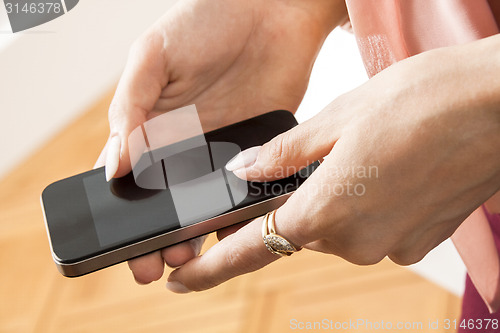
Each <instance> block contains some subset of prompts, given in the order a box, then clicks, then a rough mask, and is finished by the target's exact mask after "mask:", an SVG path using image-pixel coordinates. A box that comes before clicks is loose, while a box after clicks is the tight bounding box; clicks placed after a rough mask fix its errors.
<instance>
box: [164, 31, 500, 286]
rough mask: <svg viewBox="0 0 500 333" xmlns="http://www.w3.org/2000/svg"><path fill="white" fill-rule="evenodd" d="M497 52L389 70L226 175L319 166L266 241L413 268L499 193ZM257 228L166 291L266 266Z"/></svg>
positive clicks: (491, 47)
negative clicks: (281, 238)
mask: <svg viewBox="0 0 500 333" xmlns="http://www.w3.org/2000/svg"><path fill="white" fill-rule="evenodd" d="M499 45H500V37H499V36H496V37H491V38H488V39H485V40H481V41H478V42H475V43H472V44H469V45H465V46H458V47H453V48H447V49H439V50H434V51H430V52H428V53H425V54H421V55H419V56H415V57H413V58H410V59H407V60H405V61H402V62H400V63H397V64H395V65H393V66H391V67H390V68H388V69H387V70H385V71H383V72H381V73H379V74H378V75H376V76H375V77H374V78H372V79H371V80H369V81H368V82H367V83H366V84H364V85H363V86H361V87H359V88H357V89H355V90H353V91H351V92H349V93H347V94H345V95H343V96H341V97H339V98H338V99H336V100H335V101H333V102H332V103H331V104H330V105H329V106H328V107H327V108H326V109H325V110H323V111H322V112H321V113H320V114H318V115H317V116H316V117H314V118H312V119H311V120H309V121H307V122H305V123H303V124H301V125H299V126H297V127H295V128H294V129H292V130H290V131H288V132H286V133H284V134H282V135H280V136H278V137H276V138H275V139H273V140H272V141H270V142H269V143H267V144H265V145H264V146H262V147H261V149H260V150H259V149H256V148H254V149H251V150H247V151H245V152H242V153H241V154H242V155H241V158H240V159H238V158H237V159H236V160H237V161H238V160H239V161H241V163H240V166H241V165H242V164H243V165H245V166H244V167H242V168H239V169H236V170H235V166H234V165H233V164H230V165H229V166H228V169H231V170H233V171H234V172H235V173H236V175H238V176H239V177H242V178H247V179H252V180H272V179H276V178H279V177H282V176H283V174H284V173H285V174H286V173H287V172H288V173H289V172H290V170H298V169H300V168H302V167H304V166H306V165H308V164H309V163H311V162H313V161H315V160H320V159H322V158H323V157H324V156H326V157H325V159H324V161H323V163H322V164H321V165H320V166H319V168H318V169H317V170H316V171H315V172H314V173H313V174H312V175H311V176H310V177H309V179H308V180H307V181H306V182H305V183H304V184H303V185H302V186H301V187H300V188H299V189H298V190H297V191H296V192H295V193H294V194H293V195H292V196H291V197H290V198H289V199H288V201H287V202H286V203H285V204H284V205H283V206H282V207H281V208H279V209H278V210H277V213H276V229H277V233H278V234H280V235H282V236H284V237H285V238H287V239H288V240H289V241H290V242H292V243H293V244H295V245H298V246H303V247H305V248H307V249H310V250H314V251H321V252H326V253H331V254H335V255H337V256H340V257H343V258H345V259H346V260H348V261H350V262H353V263H356V264H362V265H365V264H374V263H377V262H378V261H380V260H381V259H383V258H384V257H386V256H389V257H390V258H391V259H392V260H393V261H394V262H396V263H398V264H403V265H406V264H412V263H415V262H417V261H419V260H420V259H422V258H423V257H424V256H425V254H427V253H428V252H429V251H430V250H431V249H432V248H434V247H435V246H436V245H438V244H439V243H441V242H442V241H443V240H445V239H446V238H448V237H449V236H450V235H451V234H452V233H453V232H454V230H455V229H456V228H457V227H458V226H459V225H460V224H461V222H462V221H463V220H464V219H465V218H466V217H467V216H468V215H469V214H470V213H471V212H472V211H473V210H474V209H476V208H477V207H478V206H479V205H481V204H482V203H483V202H485V201H486V200H487V199H488V198H489V197H491V196H492V195H493V194H494V193H495V192H497V191H498V190H499V188H500V155H499V154H498V153H499V151H500V112H499V109H500V75H498V73H500V63H499V62H498V61H497V59H499V57H500V54H499V53H500V51H499V50H500V47H499ZM235 164H238V163H235ZM261 223H262V219H261V218H258V219H256V220H254V221H253V222H251V223H249V224H247V225H246V226H245V227H243V228H241V229H239V230H238V231H236V232H235V233H233V234H231V235H228V236H227V237H226V238H224V239H223V240H221V241H220V242H219V243H218V244H216V245H215V246H213V247H212V248H210V249H209V250H208V251H207V252H206V253H205V254H203V255H202V256H200V257H196V258H194V259H192V260H190V261H188V262H187V263H185V264H184V265H183V266H182V267H180V268H178V269H177V270H175V271H174V272H172V273H171V275H170V276H169V284H167V286H168V287H169V289H171V290H173V291H177V292H187V291H189V290H196V291H199V290H204V289H208V288H211V287H214V286H216V285H218V284H220V283H222V282H224V281H226V280H228V279H230V278H232V277H235V276H237V275H241V274H244V273H247V272H250V271H253V270H256V269H259V268H261V267H263V266H265V265H266V264H268V263H270V262H272V261H273V260H276V259H277V258H278V257H277V256H276V255H273V254H271V253H270V252H268V250H267V249H266V247H265V246H264V244H263V241H262V237H261Z"/></svg>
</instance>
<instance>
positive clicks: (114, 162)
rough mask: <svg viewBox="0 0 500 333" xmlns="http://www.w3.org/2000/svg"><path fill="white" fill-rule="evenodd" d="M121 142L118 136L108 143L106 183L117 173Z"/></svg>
mask: <svg viewBox="0 0 500 333" xmlns="http://www.w3.org/2000/svg"><path fill="white" fill-rule="evenodd" d="M120 146H121V141H120V137H119V136H114V137H112V138H111V141H110V142H109V146H108V151H107V153H106V168H105V169H106V181H107V182H109V181H110V180H111V178H113V176H114V175H115V174H116V171H118V165H119V164H120V148H121V147H120Z"/></svg>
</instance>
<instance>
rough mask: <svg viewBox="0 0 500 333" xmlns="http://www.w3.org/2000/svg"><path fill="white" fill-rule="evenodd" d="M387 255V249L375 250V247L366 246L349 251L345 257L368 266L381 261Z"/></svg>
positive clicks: (357, 263)
mask: <svg viewBox="0 0 500 333" xmlns="http://www.w3.org/2000/svg"><path fill="white" fill-rule="evenodd" d="M386 255H387V254H386V252H385V251H380V250H373V247H372V248H369V247H364V248H361V249H356V250H351V251H347V253H346V254H345V256H343V257H344V259H346V260H347V261H349V262H351V263H353V264H356V265H360V266H368V265H375V264H377V263H379V262H380V261H382V259H384V258H385V257H386Z"/></svg>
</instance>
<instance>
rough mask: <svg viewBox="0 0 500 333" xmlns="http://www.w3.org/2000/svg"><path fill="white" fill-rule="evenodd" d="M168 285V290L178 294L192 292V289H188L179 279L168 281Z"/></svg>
mask: <svg viewBox="0 0 500 333" xmlns="http://www.w3.org/2000/svg"><path fill="white" fill-rule="evenodd" d="M166 287H167V289H168V290H170V291H171V292H173V293H176V294H187V293H190V292H192V290H190V289H188V288H187V287H186V286H185V285H183V284H182V283H180V282H179V281H168V282H167V285H166Z"/></svg>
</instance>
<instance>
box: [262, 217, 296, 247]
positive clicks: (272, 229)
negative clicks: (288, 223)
mask: <svg viewBox="0 0 500 333" xmlns="http://www.w3.org/2000/svg"><path fill="white" fill-rule="evenodd" d="M275 215H276V210H273V211H272V212H269V213H267V214H266V215H264V220H263V221H262V239H263V240H264V244H265V245H266V247H267V249H268V250H269V251H270V252H271V253H274V254H277V255H279V256H282V257H284V256H290V255H292V253H294V252H297V251H300V250H301V248H300V247H296V246H294V245H293V244H292V243H290V242H289V241H288V240H287V239H286V238H285V237H283V236H280V235H278V234H277V233H276V225H275V223H276V222H275Z"/></svg>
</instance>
